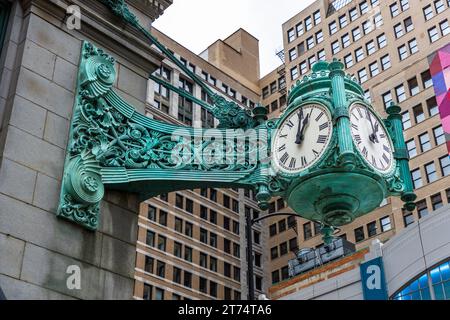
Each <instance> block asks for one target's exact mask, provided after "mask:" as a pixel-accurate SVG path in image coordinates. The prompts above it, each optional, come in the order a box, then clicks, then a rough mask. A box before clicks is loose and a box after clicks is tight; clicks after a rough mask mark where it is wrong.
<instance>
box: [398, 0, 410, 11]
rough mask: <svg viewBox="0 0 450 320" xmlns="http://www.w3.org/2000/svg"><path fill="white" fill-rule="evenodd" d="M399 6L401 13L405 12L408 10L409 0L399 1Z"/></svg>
mask: <svg viewBox="0 0 450 320" xmlns="http://www.w3.org/2000/svg"><path fill="white" fill-rule="evenodd" d="M400 6H401V7H402V11H406V10H408V9H409V0H400Z"/></svg>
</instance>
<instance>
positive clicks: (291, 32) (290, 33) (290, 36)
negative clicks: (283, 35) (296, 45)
mask: <svg viewBox="0 0 450 320" xmlns="http://www.w3.org/2000/svg"><path fill="white" fill-rule="evenodd" d="M287 36H288V42H289V43H290V42H292V41H294V40H295V31H294V28H292V29H289V30H288V32H287Z"/></svg>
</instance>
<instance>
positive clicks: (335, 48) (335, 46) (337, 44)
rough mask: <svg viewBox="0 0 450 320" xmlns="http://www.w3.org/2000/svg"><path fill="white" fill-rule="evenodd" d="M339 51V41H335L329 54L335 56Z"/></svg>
mask: <svg viewBox="0 0 450 320" xmlns="http://www.w3.org/2000/svg"><path fill="white" fill-rule="evenodd" d="M339 51H341V45H340V44H339V41H337V40H336V41H334V42H333V43H332V44H331V52H332V53H333V54H336V53H338V52H339Z"/></svg>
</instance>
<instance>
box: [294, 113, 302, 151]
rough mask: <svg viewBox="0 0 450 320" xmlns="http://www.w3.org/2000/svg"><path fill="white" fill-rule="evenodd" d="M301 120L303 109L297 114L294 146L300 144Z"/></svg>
mask: <svg viewBox="0 0 450 320" xmlns="http://www.w3.org/2000/svg"><path fill="white" fill-rule="evenodd" d="M302 119H303V109H301V110H300V112H299V113H298V129H297V136H296V139H295V144H301V143H302V131H303V126H302Z"/></svg>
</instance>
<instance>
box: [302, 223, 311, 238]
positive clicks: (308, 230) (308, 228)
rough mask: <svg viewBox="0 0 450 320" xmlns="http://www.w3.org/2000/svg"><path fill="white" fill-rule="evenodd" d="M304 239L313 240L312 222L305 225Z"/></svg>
mask: <svg viewBox="0 0 450 320" xmlns="http://www.w3.org/2000/svg"><path fill="white" fill-rule="evenodd" d="M303 238H304V239H305V241H306V240H308V239H311V238H312V228H311V222H308V223H305V224H304V225H303Z"/></svg>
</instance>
